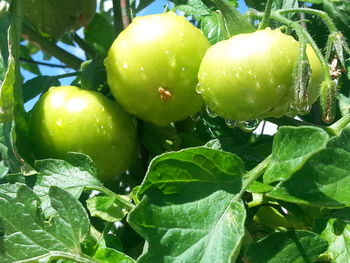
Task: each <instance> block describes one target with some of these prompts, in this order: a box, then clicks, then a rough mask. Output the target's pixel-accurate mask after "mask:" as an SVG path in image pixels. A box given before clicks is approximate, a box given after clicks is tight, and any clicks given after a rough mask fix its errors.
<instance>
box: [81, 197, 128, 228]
mask: <svg viewBox="0 0 350 263" xmlns="http://www.w3.org/2000/svg"><path fill="white" fill-rule="evenodd" d="M86 203H87V208H88V209H89V211H90V214H91V216H96V217H99V218H101V219H103V220H105V221H108V222H116V221H119V220H121V219H123V218H124V216H125V215H126V214H127V213H128V211H129V209H128V207H123V206H121V205H120V204H119V203H118V202H116V201H115V198H113V197H110V196H93V197H91V198H89V199H88V200H87V201H86Z"/></svg>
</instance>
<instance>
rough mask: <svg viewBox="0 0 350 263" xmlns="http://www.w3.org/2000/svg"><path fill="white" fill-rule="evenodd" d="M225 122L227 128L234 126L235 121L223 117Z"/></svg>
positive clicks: (235, 124)
mask: <svg viewBox="0 0 350 263" xmlns="http://www.w3.org/2000/svg"><path fill="white" fill-rule="evenodd" d="M225 124H226V126H227V127H229V128H236V126H237V122H236V121H235V120H230V119H225Z"/></svg>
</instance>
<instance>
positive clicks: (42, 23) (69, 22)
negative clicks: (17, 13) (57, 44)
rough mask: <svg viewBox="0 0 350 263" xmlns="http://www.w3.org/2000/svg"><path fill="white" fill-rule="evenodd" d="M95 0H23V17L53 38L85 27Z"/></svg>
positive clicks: (92, 10)
mask: <svg viewBox="0 0 350 263" xmlns="http://www.w3.org/2000/svg"><path fill="white" fill-rule="evenodd" d="M95 11H96V0H23V15H24V18H25V19H27V21H29V22H30V23H31V24H32V25H33V26H34V27H36V28H37V29H38V30H39V31H40V32H42V33H44V34H46V35H49V36H51V37H54V38H56V39H57V38H60V37H61V36H62V35H63V34H64V33H66V32H69V31H74V30H77V29H78V28H80V27H82V26H84V25H87V24H88V23H89V21H90V20H91V19H92V18H93V16H94V15H95Z"/></svg>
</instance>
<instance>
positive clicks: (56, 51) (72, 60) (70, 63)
mask: <svg viewBox="0 0 350 263" xmlns="http://www.w3.org/2000/svg"><path fill="white" fill-rule="evenodd" d="M22 35H24V36H25V38H27V39H29V40H30V41H33V42H36V43H37V44H38V45H39V46H40V47H41V48H42V49H43V50H45V51H47V52H48V53H50V54H51V55H52V56H54V57H56V58H57V59H59V60H61V61H62V62H63V63H64V64H66V65H67V67H70V68H73V69H75V70H78V69H79V68H80V64H81V63H82V62H83V61H82V60H81V59H79V58H77V57H76V56H74V55H72V54H71V53H69V52H67V51H65V50H64V49H62V48H60V47H58V46H57V45H56V44H55V43H54V42H52V41H49V40H48V39H46V38H44V37H42V36H41V35H40V34H39V33H38V32H36V31H34V30H33V29H31V28H30V27H29V26H27V25H26V24H25V23H24V24H23V28H22Z"/></svg>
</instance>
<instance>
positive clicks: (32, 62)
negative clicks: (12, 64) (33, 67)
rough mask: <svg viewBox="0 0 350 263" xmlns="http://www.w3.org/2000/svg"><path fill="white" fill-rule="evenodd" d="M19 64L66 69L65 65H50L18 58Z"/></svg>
mask: <svg viewBox="0 0 350 263" xmlns="http://www.w3.org/2000/svg"><path fill="white" fill-rule="evenodd" d="M19 60H20V61H21V62H24V63H31V64H37V65H42V66H48V67H54V68H67V66H66V65H60V64H51V63H46V62H42V61H36V60H32V59H27V58H22V57H21V58H19Z"/></svg>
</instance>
